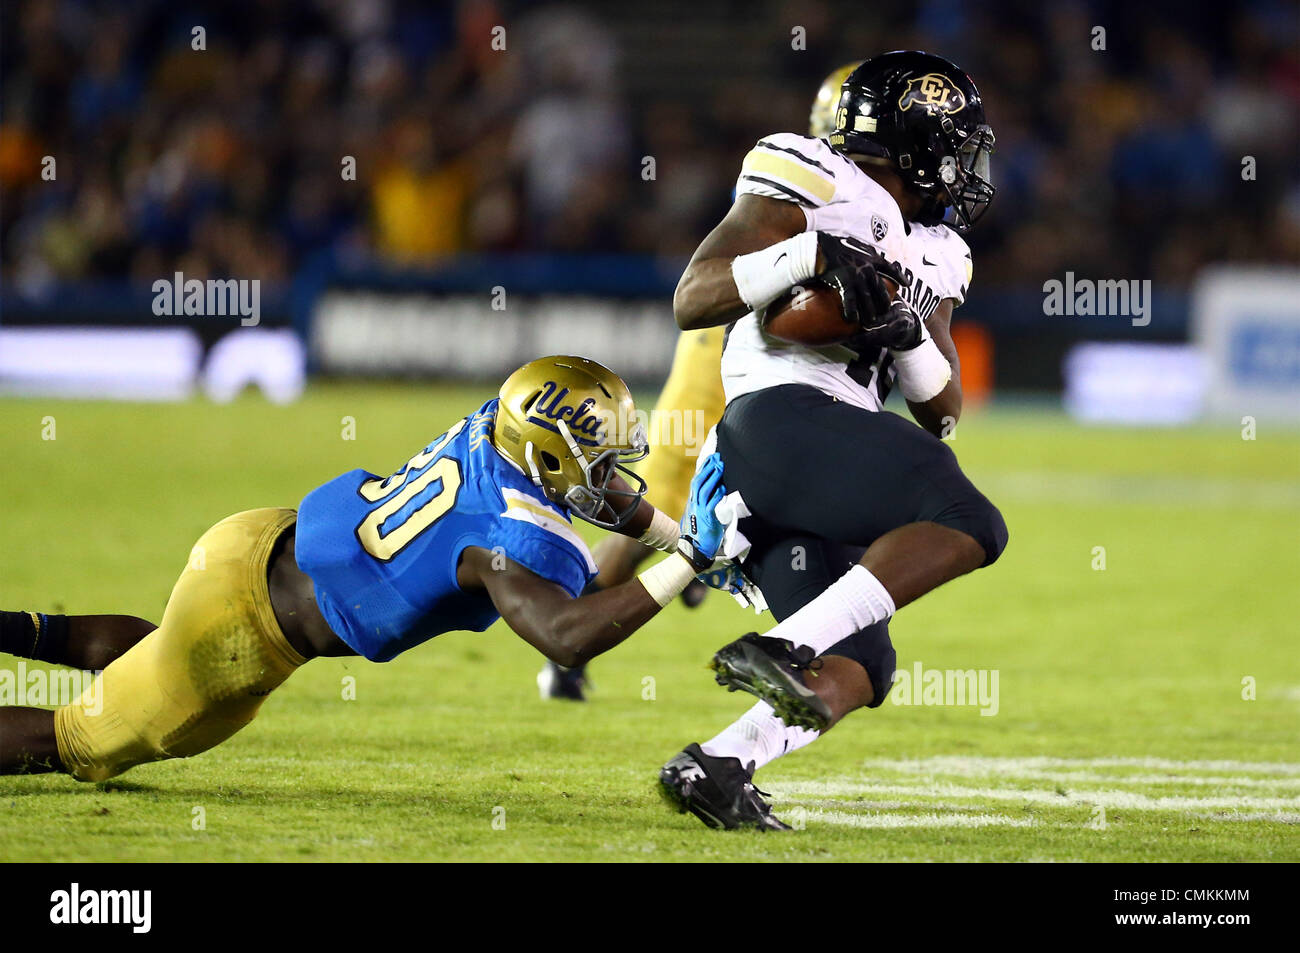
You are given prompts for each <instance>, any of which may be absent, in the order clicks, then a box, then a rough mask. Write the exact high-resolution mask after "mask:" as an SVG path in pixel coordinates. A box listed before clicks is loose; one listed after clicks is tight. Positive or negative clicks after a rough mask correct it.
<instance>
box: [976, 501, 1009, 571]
mask: <svg viewBox="0 0 1300 953" xmlns="http://www.w3.org/2000/svg"><path fill="white" fill-rule="evenodd" d="M984 502H985V505H986V509H985V512H984V526H983V530H982V533H981V537H976V539H977V540H978V541H979V544H980V545H981V546H983V547H984V565H985V566H991V565H993V563H995V562H997V561H998V557H999V556H1001V555H1002V553H1003V551H1004V550H1005V549H1006V548H1007V538H1008V533H1007V521H1006V520H1004V519H1003V518H1002V511H1001V510H999V509H998V508H997V507H996V506H994V505H993V504H992V503H989V502H988V501H987V500H985V501H984Z"/></svg>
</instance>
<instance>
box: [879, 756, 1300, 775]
mask: <svg viewBox="0 0 1300 953" xmlns="http://www.w3.org/2000/svg"><path fill="white" fill-rule="evenodd" d="M863 765H864V767H865V768H866V770H868V771H873V770H885V771H900V772H907V773H909V774H959V775H967V776H987V775H997V774H1005V775H1010V776H1012V777H1017V776H1020V775H1021V774H1022V773H1023V772H1025V771H1046V770H1049V769H1052V768H1056V769H1059V770H1063V771H1072V770H1081V771H1082V770H1088V769H1095V768H1144V769H1146V770H1149V771H1164V772H1167V773H1169V774H1171V775H1175V774H1184V775H1188V776H1196V777H1204V773H1205V772H1207V771H1222V772H1236V773H1237V774H1238V775H1259V774H1277V775H1285V776H1288V777H1296V778H1300V764H1296V763H1289V762H1284V761H1174V760H1171V759H1168V758H1053V757H1032V758H996V757H976V756H971V755H937V756H935V757H931V758H892V759H890V758H873V759H871V760H868V761H865V762H863ZM1124 778H1125V776H1124V775H1122V774H1117V775H1115V776H1114V778H1113V780H1116V781H1122V780H1124Z"/></svg>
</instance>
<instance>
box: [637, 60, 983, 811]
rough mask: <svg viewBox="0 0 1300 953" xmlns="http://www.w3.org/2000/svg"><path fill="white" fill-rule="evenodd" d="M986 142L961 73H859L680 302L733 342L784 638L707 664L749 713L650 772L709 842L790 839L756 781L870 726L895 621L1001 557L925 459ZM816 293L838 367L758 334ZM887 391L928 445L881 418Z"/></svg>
mask: <svg viewBox="0 0 1300 953" xmlns="http://www.w3.org/2000/svg"><path fill="white" fill-rule="evenodd" d="M993 142H994V139H993V133H992V130H991V128H990V127H989V126H988V124H987V123H986V122H985V117H984V109H983V103H982V101H981V99H980V95H979V91H978V90H977V89H976V87H975V85H974V83H972V82H971V80H970V78H969V77H968V76H967V75H966V74H965V73H964V72H962V70H961V69H959V68H958V67H957V66H956V65H954V64H953V63H951V62H949V61H948V60H945V59H943V58H941V57H938V56H933V55H931V54H928V53H922V52H915V51H900V52H894V53H886V54H883V55H881V56H878V57H875V58H873V59H871V60H868V61H866V62H865V63H863V64H862V65H860V66H859V67H858V68H857V69H855V70H854V71H853V72H852V73H850V74H849V76H848V78H847V79H846V80H845V81H844V84H843V86H842V87H841V92H840V97H839V102H838V106H837V109H836V114H835V123H834V129H833V130H832V131H831V133H830V135H829V136H827V137H826V138H825V139H821V138H811V137H805V136H797V135H790V134H778V135H773V136H768V137H766V138H764V139H762V140H760V141H759V142H758V143H757V145H755V147H754V148H753V149H752V150H751V151H750V152H749V154H748V155H747V156H746V157H745V160H744V162H743V164H742V168H741V172H740V176H739V178H738V180H737V200H736V203H735V204H734V205H733V207H732V209H731V210H730V212H728V214H727V216H726V217H725V218H724V219H723V220H722V222H721V223H719V225H718V226H717V227H716V228H715V229H714V230H713V232H711V233H710V234H709V236H708V237H707V238H705V240H704V242H703V243H702V244H701V245H700V247H699V248H698V249H697V250H696V252H695V255H694V257H693V258H692V259H691V262H690V264H689V265H688V266H687V269H686V272H685V273H684V274H683V276H682V279H681V281H680V282H679V284H678V287H677V291H676V294H675V295H674V301H673V305H674V312H675V314H676V317H677V322H678V324H679V326H680V327H682V328H683V329H684V330H689V329H696V328H705V327H713V326H717V325H728V326H729V330H728V334H727V340H726V344H725V347H724V350H723V357H722V376H723V385H724V388H725V390H726V398H727V407H726V410H725V412H724V413H723V416H722V420H721V421H720V422H719V424H718V426H717V428H716V446H717V451H718V453H719V454H720V456H721V459H722V464H723V473H724V479H725V481H726V485H727V487H728V489H729V490H732V491H736V492H738V493H739V494H740V495H741V497H742V498H743V500H744V503H745V506H746V507H747V508H748V510H749V512H750V513H751V515H750V516H749V517H747V518H745V519H743V520H741V522H740V529H741V531H742V532H743V533H744V534H745V536H746V537H747V538H748V539H749V541H750V542H751V543H752V544H753V545H752V550H751V551H750V553H749V555H748V556H747V557H746V559H745V561H744V570H745V573H746V574H747V575H748V576H749V577H750V578H751V579H752V581H753V582H754V583H756V584H757V585H758V587H759V588H760V589H761V590H762V593H763V596H764V597H765V598H766V600H767V602H768V604H769V606H770V607H771V608H772V610H773V614H774V615H775V616H776V618H777V619H778V620H780V621H779V624H778V625H777V626H776V627H775V628H774V629H772V630H771V631H770V632H768V633H767V635H766V636H759V635H756V634H753V633H751V634H749V635H746V636H744V637H743V638H741V639H738V640H736V641H735V642H732V643H730V644H729V645H726V646H724V647H723V648H722V649H721V650H719V651H718V653H717V654H716V655H715V656H714V659H713V668H714V670H715V673H716V675H717V680H718V682H719V683H720V684H722V685H724V686H726V687H727V688H728V689H731V690H737V689H739V690H743V691H747V692H750V693H751V694H754V695H756V696H758V698H759V699H760V701H759V702H758V704H756V705H755V706H753V707H752V708H751V709H750V710H749V711H748V712H746V713H745V714H744V715H743V716H742V717H741V718H740V719H739V720H738V721H736V722H735V723H733V724H732V725H730V726H728V727H727V728H726V729H724V730H723V731H722V732H721V733H719V734H718V735H717V736H715V737H714V738H712V739H711V740H709V741H706V742H704V743H703V744H691V745H688V746H687V747H686V748H685V749H684V750H683V751H682V752H681V753H679V754H678V755H677V756H675V757H674V758H672V759H671V760H670V761H669V762H668V763H667V764H666V765H664V767H663V769H662V771H661V772H660V785H661V790H662V793H663V794H664V795H665V796H666V797H667V798H668V800H669V801H670V802H671V803H672V804H673V805H674V806H676V807H677V808H678V809H681V810H689V811H691V812H692V813H694V814H695V815H696V816H697V817H699V818H700V819H701V820H702V821H704V822H705V823H706V824H708V825H709V826H712V827H728V828H732V827H741V826H749V827H756V828H758V829H761V830H769V829H781V828H784V827H785V825H783V824H782V823H781V822H780V821H779V820H777V819H776V818H775V817H774V816H773V815H772V813H771V809H770V807H769V806H768V805H767V804H766V803H765V802H764V801H763V799H762V797H761V796H760V794H759V792H758V791H757V789H756V788H755V787H754V785H753V774H754V772H755V771H756V770H757V769H759V768H761V767H763V766H764V765H765V764H767V763H770V762H771V761H772V760H774V759H775V758H778V757H780V756H781V755H783V754H785V753H788V752H789V751H792V750H795V749H796V748H799V747H802V746H803V745H806V744H808V743H809V742H811V741H813V740H815V739H816V738H817V737H819V735H820V734H821V733H823V732H825V731H826V730H828V729H829V728H830V727H832V726H833V725H834V724H836V723H837V722H838V721H839V720H840V719H841V718H843V717H844V716H845V715H846V714H848V712H850V711H853V710H855V709H857V708H862V707H870V708H874V707H877V706H879V705H880V704H881V703H882V702H883V701H884V699H885V696H886V694H887V693H888V691H889V688H890V685H891V683H892V678H893V672H894V665H895V653H894V649H893V645H892V644H891V642H890V640H889V632H888V621H889V619H890V617H891V616H892V615H893V614H894V612H895V611H896V610H897V609H898V608H901V607H902V606H904V605H906V604H907V603H909V602H912V601H914V600H915V599H918V598H920V597H921V596H922V595H924V594H926V593H927V592H929V591H930V590H932V589H934V588H936V587H938V586H940V585H942V584H943V583H945V582H948V581H949V580H951V579H954V578H956V577H957V576H960V575H963V574H965V573H968V572H971V571H973V570H975V569H977V568H979V567H981V566H986V565H989V564H990V563H992V562H993V561H994V560H996V559H997V558H998V556H999V555H1000V554H1001V553H1002V550H1003V548H1004V547H1005V545H1006V541H1007V529H1006V524H1005V523H1004V522H1003V520H1002V517H1001V514H1000V513H999V512H998V510H997V508H996V507H994V506H993V504H991V503H990V502H989V501H988V499H986V498H985V497H984V495H983V494H981V493H980V492H979V491H978V490H977V489H976V488H975V487H974V486H973V485H972V484H971V483H970V481H969V480H968V479H967V478H966V477H965V475H964V474H963V473H962V472H961V470H960V468H959V467H958V465H957V461H956V458H955V457H954V455H953V453H952V451H951V449H950V448H949V447H948V446H947V445H946V444H944V443H943V442H942V441H941V440H940V439H939V438H940V436H942V435H944V434H946V433H947V432H948V431H949V430H950V429H951V427H952V425H953V424H955V423H956V421H957V419H958V417H959V416H960V414H961V380H960V369H959V366H958V361H957V352H956V349H955V347H954V346H953V343H952V338H951V335H950V334H949V322H950V320H951V317H952V311H953V309H954V308H955V307H957V306H958V305H960V304H961V303H962V301H963V300H964V299H965V296H966V291H967V288H968V285H969V282H970V279H971V259H970V250H969V248H967V246H966V243H965V242H964V241H963V240H962V239H961V237H960V236H959V235H958V234H957V231H956V230H961V231H964V230H965V229H967V228H969V227H970V226H971V225H973V224H974V222H975V221H976V220H977V219H978V218H979V216H980V215H981V214H982V213H983V212H984V210H985V209H986V208H987V206H988V204H989V202H990V201H991V200H992V197H993V187H992V185H991V184H990V183H989V175H988V155H989V153H990V152H991V151H992V148H993ZM886 277H888V278H890V279H891V280H892V281H893V282H894V283H895V284H897V285H899V286H900V291H899V294H898V295H897V296H896V297H895V296H893V295H891V294H890V290H891V289H890V288H889V287H888V286H887V285H886V284H885V281H884V278H886ZM818 284H821V285H825V286H827V287H830V288H832V289H834V290H835V291H836V292H838V294H839V297H840V301H841V305H842V313H843V315H844V317H845V319H846V320H847V321H848V322H849V323H850V324H851V325H853V326H855V327H856V331H855V333H854V334H853V335H852V336H851V337H850V338H849V339H848V340H847V341H845V343H843V344H837V345H832V346H825V347H810V346H806V345H801V344H789V343H785V342H783V341H781V340H778V339H777V338H775V337H773V336H771V335H768V334H766V333H765V332H764V330H763V321H764V320H765V317H766V309H767V307H768V305H770V304H771V303H772V302H774V301H776V300H777V299H778V298H780V297H782V296H783V295H785V294H786V293H787V292H789V290H790V289H791V288H792V287H795V286H802V287H809V286H815V285H818ZM893 389H897V390H899V391H900V392H901V393H902V396H903V398H904V400H905V401H906V403H907V406H908V410H909V411H910V413H911V415H912V417H913V418H914V419H915V421H916V423H917V424H920V426H919V427H918V426H916V424H914V423H912V422H910V421H908V420H906V419H904V418H903V417H900V416H899V415H897V414H894V413H890V412H888V411H885V410H884V409H883V404H884V402H885V399H886V397H887V396H888V394H889V392H890V391H891V390H893ZM810 669H813V670H815V672H816V676H817V677H816V678H815V679H809V680H808V682H805V673H806V672H807V671H808V670H810Z"/></svg>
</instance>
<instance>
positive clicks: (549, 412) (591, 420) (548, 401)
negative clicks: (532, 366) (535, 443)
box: [529, 381, 604, 446]
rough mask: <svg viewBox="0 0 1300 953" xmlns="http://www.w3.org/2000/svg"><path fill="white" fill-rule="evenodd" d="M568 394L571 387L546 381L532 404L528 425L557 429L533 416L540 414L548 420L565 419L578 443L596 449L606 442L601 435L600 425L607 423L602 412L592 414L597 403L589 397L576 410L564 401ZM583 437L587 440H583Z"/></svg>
mask: <svg viewBox="0 0 1300 953" xmlns="http://www.w3.org/2000/svg"><path fill="white" fill-rule="evenodd" d="M568 394H569V388H567V387H561V386H560V385H559V384H557V383H556V382H555V381H547V382H546V383H545V384H544V385H542V392H541V394H539V395H538V397H537V400H536V401H535V402H534V403H533V406H532V408H531V410H530V415H529V422H530V423H540V424H541V425H542V426H544V427H547V428H549V429H551V430H554V429H555V426H554V424H553V423H550V422H548V421H547V420H541V419H539V418H538V417H536V416H533V415H541V416H542V417H546V418H549V420H550V421H557V420H563V421H564V422H565V425H566V426H567V427H568V428H569V430H570V432H571V433H573V435H574V437H575V438H576V439H577V440H578V442H579V443H586V444H592V445H597V446H598V445H600V444H601V443H603V442H604V434H603V433H602V432H601V424H602V423H603V422H604V418H603V417H602V416H601V414H599V413H591V409H592V407H594V406H595V404H596V402H595V400H593V399H592V398H590V397H588V398H587V399H586V400H584V401H583V402H582V403H580V404H578V405H577V406H576V407H575V406H574V405H572V404H567V403H565V402H564V398H565V397H567V396H568ZM584 437H585V438H586V439H583V438H584Z"/></svg>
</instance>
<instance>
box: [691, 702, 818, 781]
mask: <svg viewBox="0 0 1300 953" xmlns="http://www.w3.org/2000/svg"><path fill="white" fill-rule="evenodd" d="M819 734H820V732H816V731H809V730H808V729H807V728H791V727H790V726H788V725H787V724H786V723H785V722H783V721H782V720H781V719H780V718H778V717H777V715H776V712H774V711H773V710H772V706H771V705H769V704H768V703H767V702H759V703H758V704H757V705H755V706H754V707H753V708H751V709H750V710H749V711H747V712H745V713H744V714H743V715H741V716H740V718H739V719H737V720H736V721H734V722H732V723H731V724H730V725H728V726H727V727H726V728H724V729H722V731H721V732H720V733H719V734H718V736H717V737H716V738H713V739H711V740H709V741H706V742H704V744H702V745H700V748H702V749H703V751H704V753H705V754H708V755H712V756H713V757H715V758H739V759H740V763H741V764H743V765H746V766H748V765H749V763H750V762H751V761H752V762H753V764H754V770H755V771H757V770H758V769H759V768H761V767H763V765H765V764H768V763H770V762H772V761H775V760H776V759H777V758H779V757H781V755H783V754H789V753H790V752H791V751H794V750H796V749H798V748H802V747H803V746H804V745H806V744H808V743H810V742H812V741H815V740H817V736H818V735H819Z"/></svg>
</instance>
